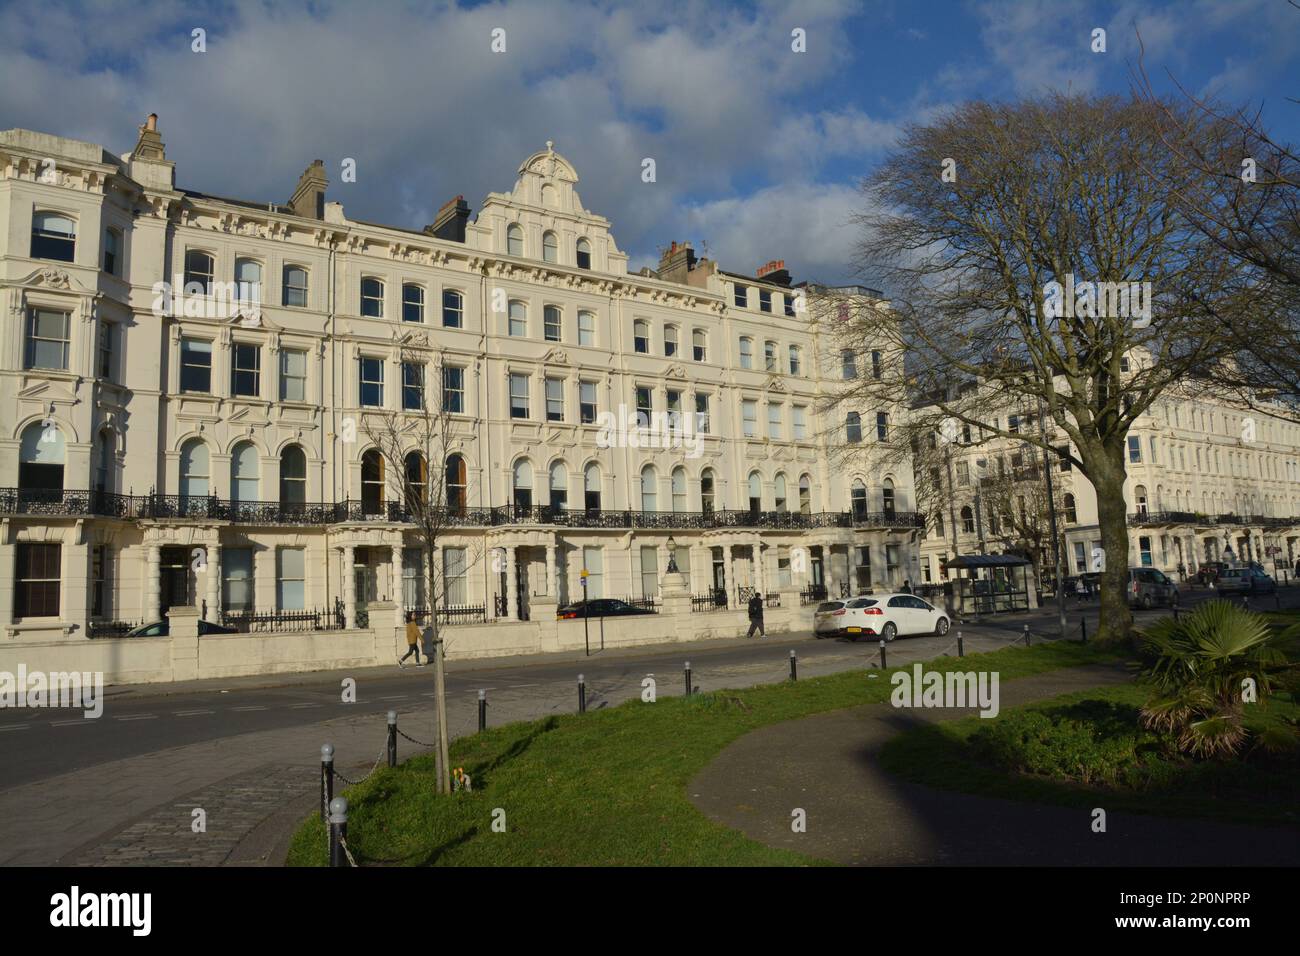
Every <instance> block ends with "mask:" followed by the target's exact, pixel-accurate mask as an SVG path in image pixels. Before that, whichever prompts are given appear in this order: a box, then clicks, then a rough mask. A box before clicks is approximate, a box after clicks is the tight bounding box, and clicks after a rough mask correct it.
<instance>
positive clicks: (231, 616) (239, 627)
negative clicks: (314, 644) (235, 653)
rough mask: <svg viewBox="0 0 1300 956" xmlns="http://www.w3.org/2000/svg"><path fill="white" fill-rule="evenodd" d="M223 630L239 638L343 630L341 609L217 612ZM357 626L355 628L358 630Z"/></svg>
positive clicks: (336, 606) (344, 623) (339, 607)
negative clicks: (227, 628) (241, 636)
mask: <svg viewBox="0 0 1300 956" xmlns="http://www.w3.org/2000/svg"><path fill="white" fill-rule="evenodd" d="M221 624H222V626H223V627H233V628H234V629H235V630H236V631H238V632H239V633H240V634H263V633H266V634H270V633H286V632H296V631H341V630H343V629H344V628H345V627H346V626H347V622H346V619H345V617H344V614H343V607H342V605H339V604H336V605H335V606H334V608H333V609H332V610H324V609H322V610H301V611H254V610H239V611H227V610H223V611H222V612H221ZM360 626H362V625H360V624H359V623H358V627H360Z"/></svg>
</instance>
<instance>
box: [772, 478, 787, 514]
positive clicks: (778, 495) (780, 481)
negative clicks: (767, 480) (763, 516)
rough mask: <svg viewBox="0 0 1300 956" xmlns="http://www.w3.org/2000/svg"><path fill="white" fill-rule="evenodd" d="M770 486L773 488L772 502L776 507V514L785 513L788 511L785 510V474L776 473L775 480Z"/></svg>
mask: <svg viewBox="0 0 1300 956" xmlns="http://www.w3.org/2000/svg"><path fill="white" fill-rule="evenodd" d="M772 486H773V489H774V495H773V498H774V501H773V504H775V505H776V510H777V511H778V512H785V511H787V510H788V509H787V508H786V490H787V489H786V484H785V472H783V471H778V472H777V473H776V480H775V481H774V482H773V483H772Z"/></svg>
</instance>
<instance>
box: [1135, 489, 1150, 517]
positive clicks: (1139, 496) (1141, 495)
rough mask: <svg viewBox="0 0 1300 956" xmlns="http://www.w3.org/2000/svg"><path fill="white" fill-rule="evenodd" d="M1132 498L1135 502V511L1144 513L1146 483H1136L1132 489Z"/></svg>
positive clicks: (1145, 511)
mask: <svg viewBox="0 0 1300 956" xmlns="http://www.w3.org/2000/svg"><path fill="white" fill-rule="evenodd" d="M1133 500H1134V502H1135V503H1136V504H1137V513H1138V514H1140V515H1144V514H1146V513H1147V488H1146V485H1138V486H1137V487H1135V488H1134V489H1133Z"/></svg>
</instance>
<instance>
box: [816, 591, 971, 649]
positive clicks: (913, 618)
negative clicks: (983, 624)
mask: <svg viewBox="0 0 1300 956" xmlns="http://www.w3.org/2000/svg"><path fill="white" fill-rule="evenodd" d="M950 626H951V623H950V622H949V620H948V615H947V614H945V613H944V612H943V611H941V610H939V608H937V607H935V606H934V605H933V604H930V603H929V602H927V601H923V600H921V599H920V598H919V597H917V596H916V595H915V594H872V595H862V596H861V597H855V598H845V599H843V600H841V601H823V602H822V603H821V604H819V605H817V610H816V611H815V612H814V613H813V634H814V635H815V636H816V637H829V636H838V635H840V634H844V635H847V636H848V637H849V638H851V639H853V640H855V641H856V640H857V639H858V638H859V637H877V638H884V639H885V640H887V641H892V640H893V639H894V638H896V637H898V636H899V635H900V634H901V635H904V636H906V635H909V634H939V635H943V634H947V633H948V628H949V627H950Z"/></svg>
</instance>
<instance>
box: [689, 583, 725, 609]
mask: <svg viewBox="0 0 1300 956" xmlns="http://www.w3.org/2000/svg"><path fill="white" fill-rule="evenodd" d="M726 609H727V592H726V591H724V590H723V589H722V588H714V589H713V590H711V591H709V592H708V593H706V594H692V595H691V611H692V613H698V612H702V611H725V610H726Z"/></svg>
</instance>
